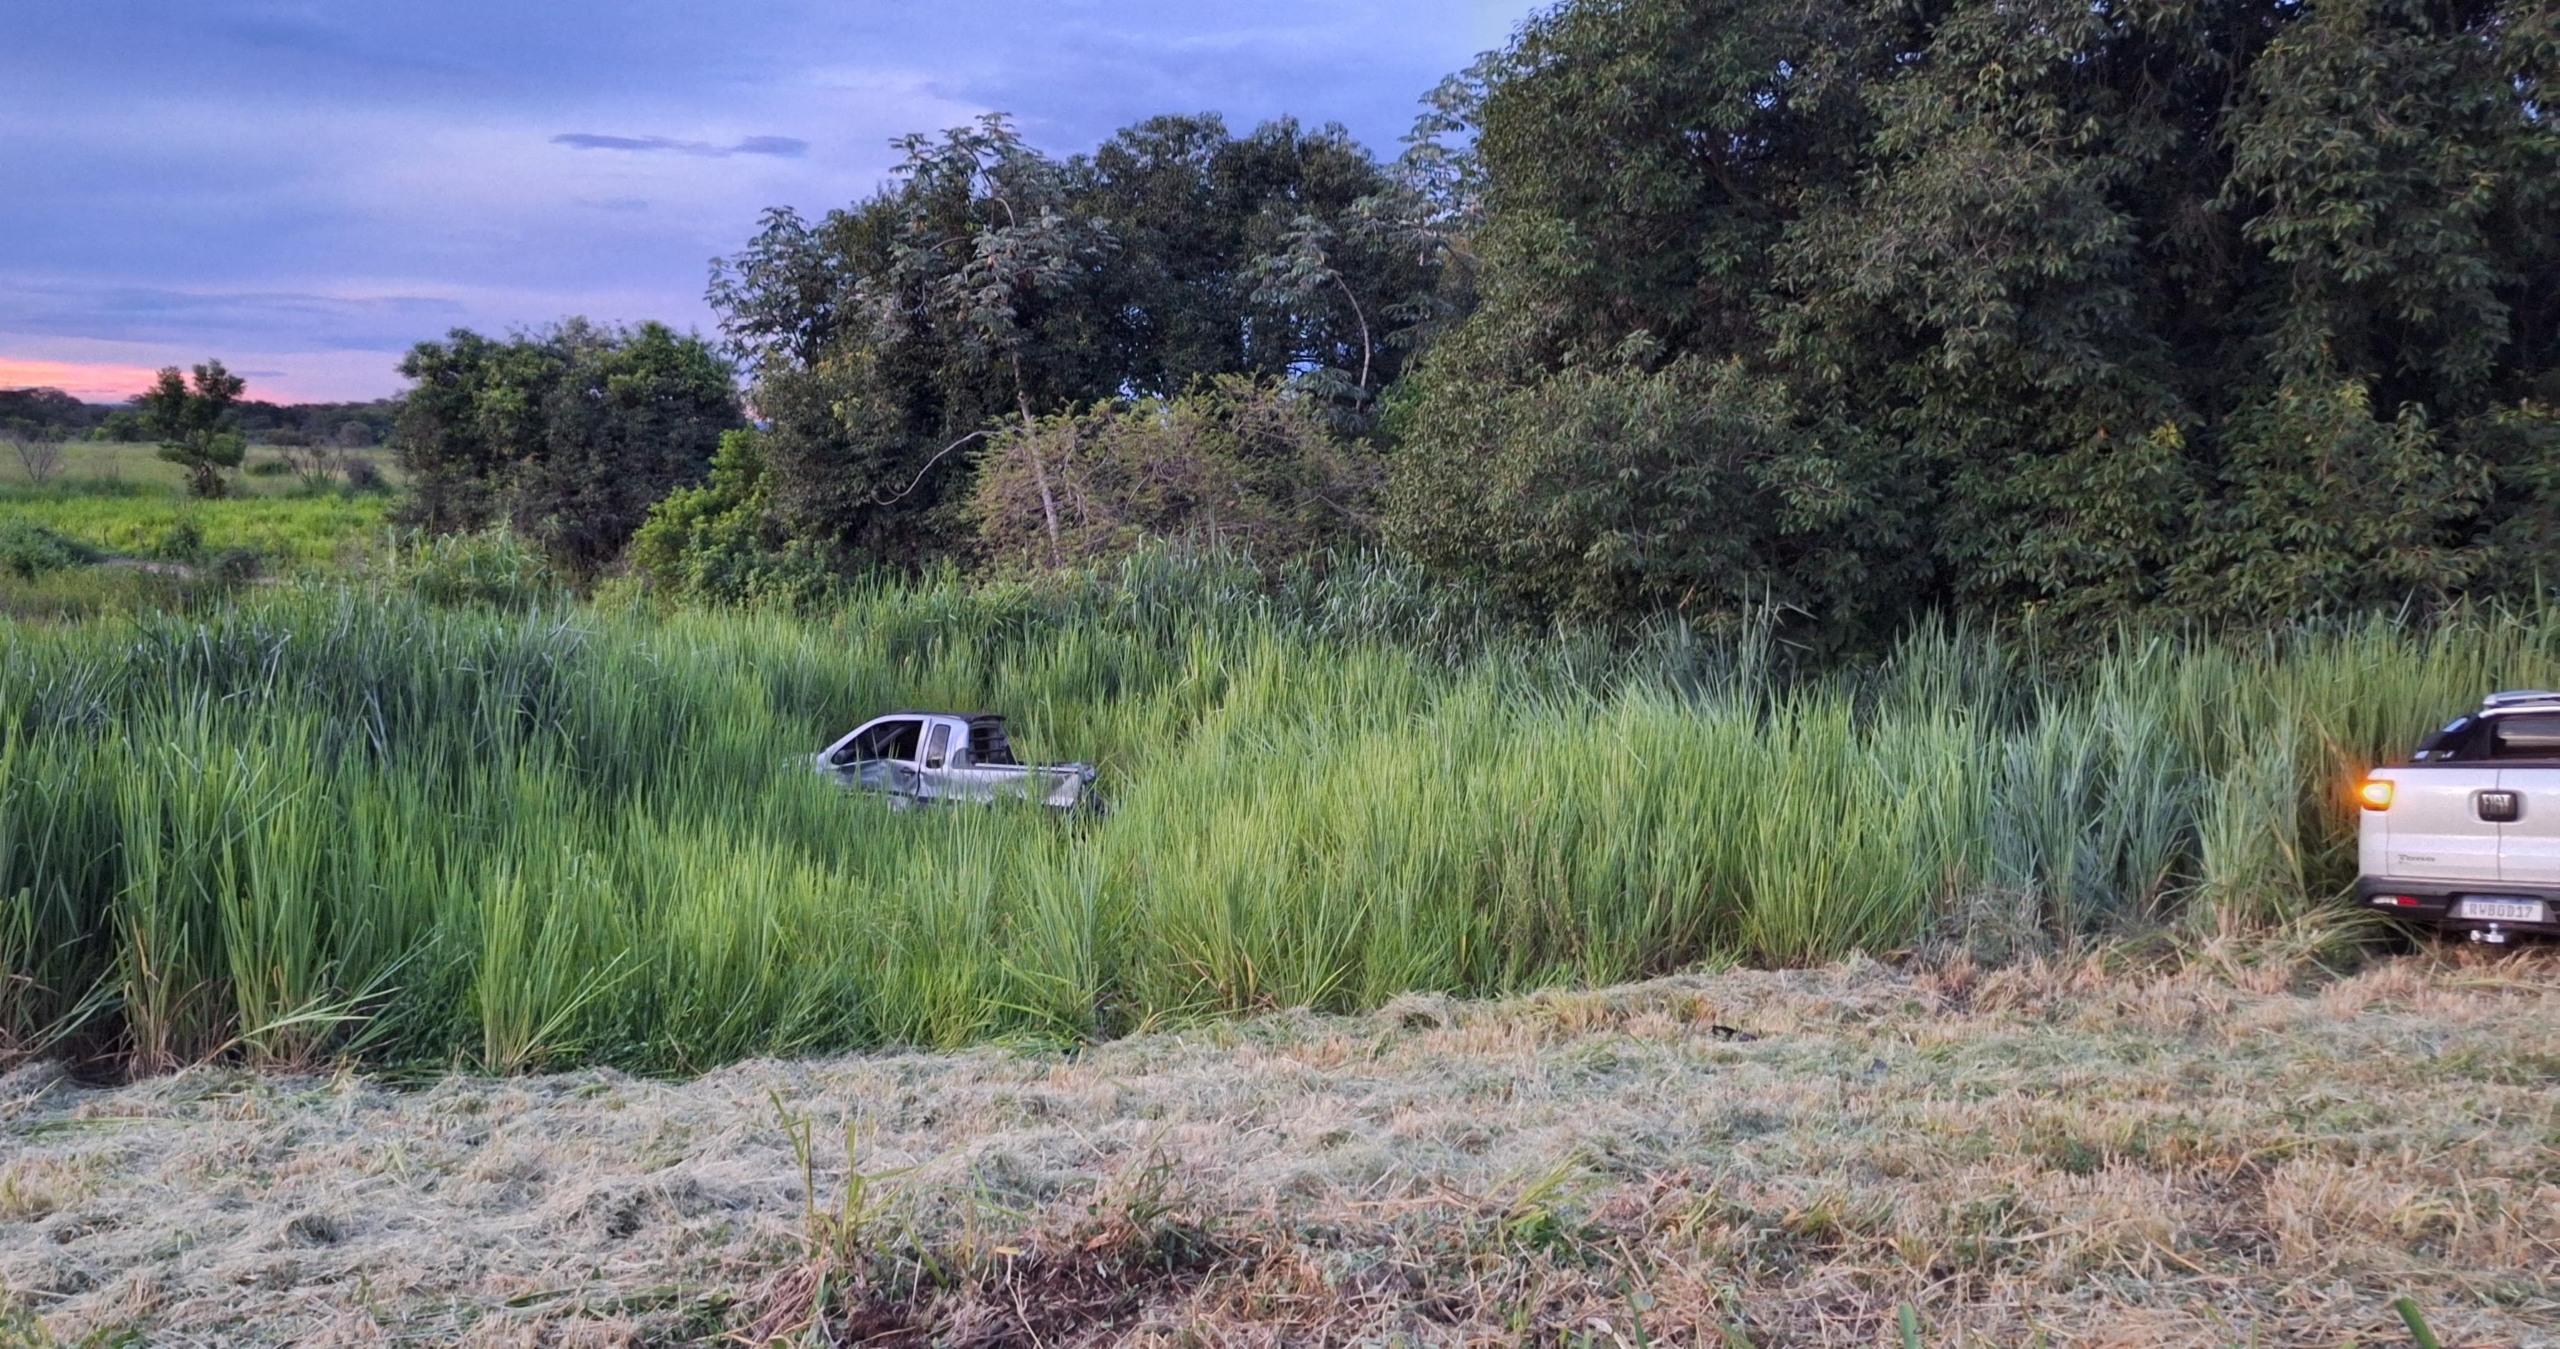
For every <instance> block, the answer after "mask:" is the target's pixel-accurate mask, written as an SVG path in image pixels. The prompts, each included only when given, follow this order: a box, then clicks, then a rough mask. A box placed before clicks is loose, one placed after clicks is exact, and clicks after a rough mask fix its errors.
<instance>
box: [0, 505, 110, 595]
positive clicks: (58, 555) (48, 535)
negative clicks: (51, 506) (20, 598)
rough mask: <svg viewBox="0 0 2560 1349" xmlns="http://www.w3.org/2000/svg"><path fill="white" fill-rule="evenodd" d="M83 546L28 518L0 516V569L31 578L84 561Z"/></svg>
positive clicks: (86, 552)
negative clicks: (0, 518)
mask: <svg viewBox="0 0 2560 1349" xmlns="http://www.w3.org/2000/svg"><path fill="white" fill-rule="evenodd" d="M91 558H92V554H91V553H90V551H89V550H88V549H86V548H83V547H81V546H80V545H79V544H77V543H74V542H72V541H71V540H69V539H66V538H64V537H62V536H61V535H59V534H56V533H54V532H53V531H52V530H50V529H46V528H45V527H44V526H42V525H39V524H35V523H33V522H32V521H28V520H24V519H19V518H15V517H13V518H10V519H7V520H0V572H5V573H7V574H8V575H11V576H15V577H17V578H18V579H19V580H21V581H32V580H34V579H36V578H37V577H39V576H42V575H44V574H45V573H46V572H50V571H61V570H63V569H65V568H68V567H78V566H82V565H85V564H86V563H88V562H89V561H90V560H91Z"/></svg>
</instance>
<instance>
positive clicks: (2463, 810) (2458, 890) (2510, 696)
mask: <svg viewBox="0 0 2560 1349" xmlns="http://www.w3.org/2000/svg"><path fill="white" fill-rule="evenodd" d="M2356 795H2357V798H2358V803H2359V804H2360V805H2361V806H2362V807H2363V809H2362V810H2361V812H2360V815H2361V819H2360V821H2359V826H2358V829H2357V838H2356V843H2357V850H2356V851H2357V873H2358V874H2357V877H2356V898H2357V900H2358V901H2359V902H2361V903H2363V904H2364V905H2366V906H2368V907H2371V908H2376V909H2381V910H2384V911H2386V912H2390V913H2394V914H2398V915H2400V916H2402V917H2405V918H2413V919H2416V920H2418V921H2420V922H2424V923H2428V924H2430V925H2433V926H2436V927H2441V928H2444V929H2447V930H2450V931H2460V932H2467V933H2469V934H2470V937H2471V940H2473V941H2485V942H2499V943H2504V942H2507V941H2509V940H2512V939H2513V937H2514V936H2515V935H2516V934H2518V933H2535V934H2541V935H2546V936H2547V935H2555V934H2560V693H2549V692H2544V691H2541V690H2528V691H2520V692H2514V693H2499V694H2493V695H2491V696H2490V697H2488V698H2487V699H2485V700H2483V701H2482V702H2481V704H2480V710H2479V711H2477V712H2473V713H2470V714H2468V715H2465V716H2460V717H2456V718H2454V719H2453V721H2452V722H2450V723H2449V724H2447V725H2446V726H2445V728H2444V729H2443V730H2440V731H2437V732H2435V733H2434V734H2432V735H2430V736H2428V737H2427V738H2426V740H2425V741H2424V742H2422V743H2421V744H2420V745H2419V746H2418V749H2417V751H2416V752H2415V753H2413V754H2411V755H2410V756H2409V761H2408V762H2407V763H2404V764H2395V765H2391V766H2389V767H2384V768H2377V769H2375V770H2373V772H2372V773H2370V774H2368V775H2366V777H2365V780H2364V782H2363V784H2362V785H2361V786H2360V787H2358V788H2357V790H2356Z"/></svg>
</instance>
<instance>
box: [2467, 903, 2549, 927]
mask: <svg viewBox="0 0 2560 1349" xmlns="http://www.w3.org/2000/svg"><path fill="white" fill-rule="evenodd" d="M2545 913H2546V910H2545V909H2544V906H2543V903H2542V901H2541V900H2538V899H2466V900H2464V901H2462V902H2461V903H2460V904H2457V905H2455V906H2454V908H2453V916H2454V917H2456V918H2490V919H2495V920H2497V921H2498V922H2501V923H2540V922H2545V921H2547V919H2546V917H2545Z"/></svg>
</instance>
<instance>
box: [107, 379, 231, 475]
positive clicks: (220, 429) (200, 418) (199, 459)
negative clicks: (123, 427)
mask: <svg viewBox="0 0 2560 1349" xmlns="http://www.w3.org/2000/svg"><path fill="white" fill-rule="evenodd" d="M247 387H248V384H247V381H245V380H243V379H241V378H240V377H239V376H238V375H235V374H232V373H231V372H230V371H228V370H225V369H223V368H222V362H220V361H207V362H205V363H204V364H202V365H199V366H197V367H196V368H195V377H194V380H193V382H192V383H190V382H189V380H188V377H187V375H186V374H185V373H184V372H182V371H180V370H179V369H178V368H177V367H176V366H170V367H169V368H167V369H165V370H162V371H161V372H160V378H159V380H158V381H157V382H155V383H154V384H153V385H152V386H151V388H150V389H149V390H148V391H146V392H144V393H143V394H142V395H141V396H139V397H137V398H136V399H134V406H135V408H136V409H137V410H138V411H140V412H141V413H142V416H143V418H144V420H145V421H146V422H147V423H148V424H149V426H150V428H151V432H152V434H153V435H156V436H158V437H159V438H160V457H161V458H163V459H166V460H168V461H169V462H170V463H173V464H176V465H177V466H179V467H180V468H182V469H185V470H186V473H187V494H188V495H189V496H194V497H204V498H212V497H218V496H221V495H223V494H224V492H225V491H226V490H227V484H226V483H225V481H224V479H223V476H222V473H223V470H225V469H232V468H238V467H240V460H241V458H242V456H244V455H245V454H247V453H248V441H247V440H246V439H244V438H243V437H242V436H241V435H240V433H239V432H238V431H235V430H233V429H232V425H231V418H232V413H231V409H232V405H233V404H235V403H237V402H239V401H240V392H241V390H243V389H245V388H247Z"/></svg>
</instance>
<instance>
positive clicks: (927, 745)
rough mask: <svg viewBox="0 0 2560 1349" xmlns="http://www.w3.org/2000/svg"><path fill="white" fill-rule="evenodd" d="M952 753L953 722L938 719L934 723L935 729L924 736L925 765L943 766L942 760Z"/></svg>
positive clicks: (930, 766)
mask: <svg viewBox="0 0 2560 1349" xmlns="http://www.w3.org/2000/svg"><path fill="white" fill-rule="evenodd" d="M950 753H951V724H950V723H949V722H940V721H937V722H935V723H934V724H933V730H932V731H931V733H929V734H927V735H926V736H925V738H924V766H925V767H927V768H940V767H941V766H942V761H943V760H944V759H945V758H948V757H949V756H950Z"/></svg>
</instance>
